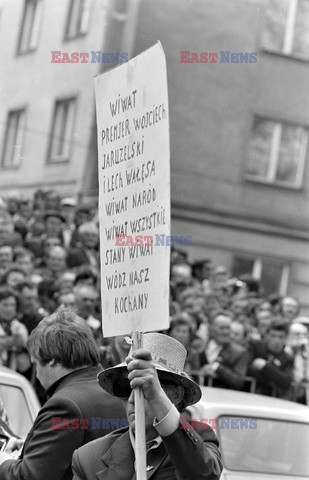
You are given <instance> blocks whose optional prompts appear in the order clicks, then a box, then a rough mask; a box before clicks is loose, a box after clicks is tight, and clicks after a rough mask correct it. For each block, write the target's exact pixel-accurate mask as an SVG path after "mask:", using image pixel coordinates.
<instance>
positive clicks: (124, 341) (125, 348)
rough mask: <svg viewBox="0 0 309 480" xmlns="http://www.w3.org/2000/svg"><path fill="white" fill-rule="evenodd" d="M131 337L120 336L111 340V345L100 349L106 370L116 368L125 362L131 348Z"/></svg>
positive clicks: (102, 363) (102, 362) (101, 359)
mask: <svg viewBox="0 0 309 480" xmlns="http://www.w3.org/2000/svg"><path fill="white" fill-rule="evenodd" d="M131 343H132V342H131V341H130V337H128V336H127V335H118V336H117V337H113V338H111V339H110V342H109V345H107V346H102V347H100V350H99V351H100V363H101V365H102V367H103V369H104V370H105V369H106V368H110V367H115V366H116V365H118V363H122V362H124V361H125V359H126V357H127V356H128V353H129V350H130V347H131Z"/></svg>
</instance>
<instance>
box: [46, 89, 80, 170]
mask: <svg viewBox="0 0 309 480" xmlns="http://www.w3.org/2000/svg"><path fill="white" fill-rule="evenodd" d="M71 102H72V110H71V112H69V114H68V115H70V116H71V122H72V123H71V125H69V127H70V133H69V137H66V136H64V137H63V142H64V143H66V142H67V143H68V147H67V152H66V153H65V154H62V155H56V156H55V155H54V156H53V155H52V148H53V142H54V137H55V135H54V134H55V125H56V117H57V109H58V106H59V105H61V104H63V103H68V104H70V103H71ZM76 110H77V95H72V96H69V97H62V98H58V99H56V100H55V101H54V107H53V114H52V121H51V128H50V133H49V142H48V150H47V160H46V163H47V164H49V165H54V164H59V163H67V162H69V161H70V160H71V155H72V144H73V132H74V125H75V119H76ZM66 129H67V131H68V127H66Z"/></svg>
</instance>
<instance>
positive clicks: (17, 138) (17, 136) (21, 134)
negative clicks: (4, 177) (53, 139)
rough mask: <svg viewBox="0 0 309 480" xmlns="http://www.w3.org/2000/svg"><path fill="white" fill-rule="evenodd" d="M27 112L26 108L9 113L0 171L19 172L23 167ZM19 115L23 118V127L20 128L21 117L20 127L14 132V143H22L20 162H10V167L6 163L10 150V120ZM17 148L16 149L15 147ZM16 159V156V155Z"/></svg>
mask: <svg viewBox="0 0 309 480" xmlns="http://www.w3.org/2000/svg"><path fill="white" fill-rule="evenodd" d="M26 112H27V109H26V107H25V106H23V107H20V108H15V109H14V110H9V111H8V112H7V118H6V125H5V130H4V136H3V145H2V152H1V161H0V169H1V170H17V169H18V168H20V167H21V158H22V154H23V151H24V147H25V132H26ZM16 114H19V115H20V116H21V117H22V118H21V120H22V125H21V127H20V117H19V120H18V122H19V123H18V127H17V130H15V131H14V143H16V144H18V142H20V153H19V161H18V162H13V163H12V162H10V165H8V164H7V163H6V161H5V159H6V155H7V149H8V146H9V145H8V134H9V131H10V129H9V125H10V122H9V120H10V118H11V117H12V116H13V115H16ZM14 148H15V147H14ZM14 157H15V154H14Z"/></svg>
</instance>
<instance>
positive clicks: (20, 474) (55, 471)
mask: <svg viewBox="0 0 309 480" xmlns="http://www.w3.org/2000/svg"><path fill="white" fill-rule="evenodd" d="M100 371H101V369H100V368H99V367H89V368H83V369H80V370H76V371H75V372H73V373H71V374H69V375H66V376H65V377H63V379H61V381H60V382H59V383H58V385H57V387H56V390H55V391H54V393H53V394H52V396H51V398H50V399H49V400H48V401H47V402H46V403H45V405H44V406H43V407H42V409H41V410H40V412H39V413H38V416H37V418H36V420H35V422H34V424H33V427H32V429H31V430H30V432H29V434H28V436H27V438H26V442H25V444H24V448H23V453H22V458H21V459H20V460H6V461H5V462H3V464H2V465H1V466H0V479H1V480H69V479H72V470H71V460H72V455H73V452H74V450H75V449H76V448H79V447H81V446H82V445H85V444H86V443H88V442H90V441H92V440H94V439H96V438H99V437H102V436H104V435H106V434H107V433H110V431H111V429H108V430H107V429H104V428H96V429H91V428H90V427H91V425H92V424H93V420H92V418H96V417H103V418H106V419H112V418H115V419H117V418H118V419H119V418H125V417H126V415H125V410H124V407H123V405H122V402H121V401H120V400H118V399H115V398H114V397H111V396H110V395H108V394H107V393H106V392H104V391H103V390H102V389H101V387H100V386H99V384H98V382H97V374H98V373H99V372H100ZM53 417H60V418H61V419H67V420H69V421H71V420H73V419H86V420H88V425H87V426H88V427H89V428H86V429H83V428H80V427H79V428H77V429H67V428H65V429H55V428H52V418H53ZM84 425H86V423H85V424H84ZM79 426H81V424H80V423H79ZM104 426H106V425H104ZM116 428H119V423H118V426H117V427H116Z"/></svg>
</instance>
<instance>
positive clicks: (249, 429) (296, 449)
mask: <svg viewBox="0 0 309 480" xmlns="http://www.w3.org/2000/svg"><path fill="white" fill-rule="evenodd" d="M218 433H219V437H220V443H221V451H222V455H223V461H224V465H225V467H226V468H228V469H230V470H238V471H246V472H260V473H265V474H266V473H270V474H280V475H299V476H304V477H307V478H308V477H309V456H308V445H309V425H308V424H304V423H296V422H291V421H289V420H288V419H287V420H285V421H278V420H273V419H265V418H256V419H246V418H238V417H226V416H225V417H220V418H219V421H218Z"/></svg>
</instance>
